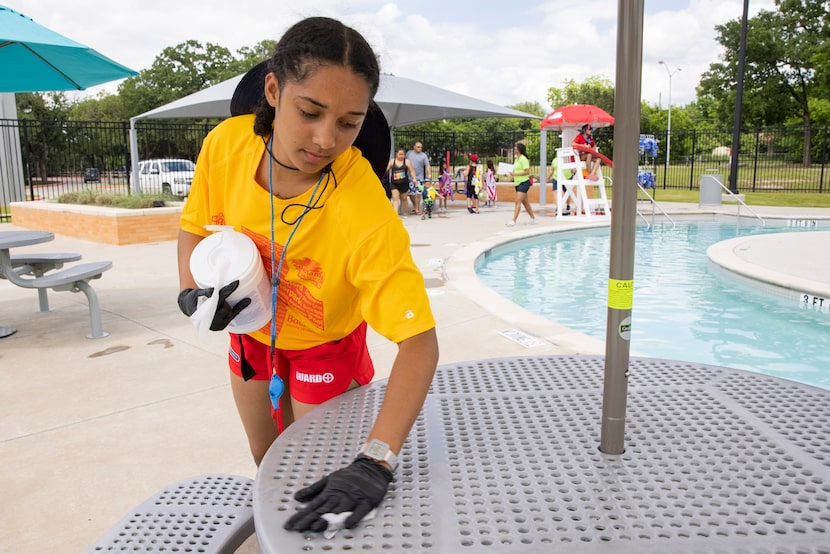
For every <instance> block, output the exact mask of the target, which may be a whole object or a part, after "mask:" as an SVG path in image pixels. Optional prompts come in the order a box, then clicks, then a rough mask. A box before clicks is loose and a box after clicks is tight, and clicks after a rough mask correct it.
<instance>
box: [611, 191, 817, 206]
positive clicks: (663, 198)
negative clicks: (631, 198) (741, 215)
mask: <svg viewBox="0 0 830 554" xmlns="http://www.w3.org/2000/svg"><path fill="white" fill-rule="evenodd" d="M609 192H610V191H609ZM739 193H740V194H743V195H744V202H746V203H747V205H749V206H785V207H790V208H830V194H827V193H823V194H819V193H817V192H746V193H744V192H740V189H739ZM649 194H651V195H652V196H653V197H654V199H655V200H657V201H658V202H689V203H697V202H699V201H700V192H699V191H697V190H676V189H661V188H658V189H657V190H656V191H654V190H651V189H649ZM640 196H642V194H641V195H640Z"/></svg>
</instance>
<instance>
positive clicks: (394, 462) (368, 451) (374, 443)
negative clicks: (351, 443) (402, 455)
mask: <svg viewBox="0 0 830 554" xmlns="http://www.w3.org/2000/svg"><path fill="white" fill-rule="evenodd" d="M358 454H361V455H363V456H366V457H367V458H371V459H373V460H378V461H383V462H386V463H387V464H389V467H390V469H391V470H392V471H395V469H397V467H398V457H397V456H396V455H395V453H394V452H392V449H390V448H389V445H388V444H386V443H385V442H383V441H381V440H378V439H372V440H370V441H367V442H366V443H365V444H364V445H363V447H362V448H361V449H360V451H359V452H358Z"/></svg>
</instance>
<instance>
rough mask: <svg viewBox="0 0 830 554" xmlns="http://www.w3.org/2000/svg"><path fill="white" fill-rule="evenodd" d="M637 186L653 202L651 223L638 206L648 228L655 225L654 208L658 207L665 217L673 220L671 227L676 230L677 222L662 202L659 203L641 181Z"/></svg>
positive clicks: (638, 213) (639, 214)
mask: <svg viewBox="0 0 830 554" xmlns="http://www.w3.org/2000/svg"><path fill="white" fill-rule="evenodd" d="M637 188H639V189H640V190H641V191H642V192H643V194H645V195H646V198H648V201H649V202H651V224H649V222H648V220H647V219H646V217H645V216H644V215H643V214H642V213H640V208H639V206H638V207H637V215H638V216H640V217H641V218H642V219H643V221H645V222H646V226H647V228H648V229H651V226H652V225H654V209H655V208H656V209H658V210H660V213H661V214H663V215H664V216H665V218H666V219H668V220H669V221H670V222H671V228H672V230H674V229H675V227H677V223H675V222H674V220H673V219H672V218H671V216H670V215H669V214H667V213H666V210H664V209H663V208H661V207H660V204H658V203H657V200H655V199H654V197H653V196H652V195H651V194H649V192H648V191H647V190H646V188H645V187H644V186H643V185H641V184H640V183H639V182H638V183H637Z"/></svg>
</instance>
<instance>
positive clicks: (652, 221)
mask: <svg viewBox="0 0 830 554" xmlns="http://www.w3.org/2000/svg"><path fill="white" fill-rule="evenodd" d="M603 179H607V180H608V183H609V185H610V186H613V184H614V181H613V180H612V179H611V177H606V176H603ZM637 187H638V188H639V189H640V190H641V191H643V192H644V193H645V194H646V196H647V197H648V199H649V202H651V223H649V222H648V219H646V217H645V216H644V215H643V214H642V213H641V212H640V208H639V207H638V208H637V215H638V216H639V217H640V218H641V219H642V220H643V222H645V224H646V229H651V226H652V225H653V224H654V209H655V208H656V209H658V210H660V213H661V214H663V216H664V217H665V218H666V219H668V220H669V222H670V223H671V228H672V229H674V228H675V227H677V224H676V223H675V222H674V220H673V219H672V218H671V216H670V215H669V214H667V213H666V211H665V210H664V209H663V208H661V207H660V205H659V204H658V203H657V200H655V199H654V197H653V196H652V195H650V194H649V193H648V191H647V190H646V189H644V188H643V185H641V184H640V183H637Z"/></svg>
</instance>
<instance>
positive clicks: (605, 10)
mask: <svg viewBox="0 0 830 554" xmlns="http://www.w3.org/2000/svg"><path fill="white" fill-rule="evenodd" d="M0 3H2V4H3V5H5V6H6V7H9V8H11V9H13V10H16V11H18V12H20V13H23V14H25V15H27V16H29V17H31V18H32V19H33V20H34V21H35V22H36V23H39V24H41V25H44V26H46V27H49V28H50V29H52V30H53V31H56V32H58V33H61V34H63V35H66V36H67V37H69V38H71V39H73V40H75V41H77V42H80V43H82V44H85V45H87V46H89V47H91V48H94V49H95V50H97V51H98V52H100V53H101V54H104V55H105V56H107V57H109V58H112V59H113V60H115V61H117V62H118V63H121V64H123V65H126V66H127V67H130V68H132V69H135V70H136V71H141V70H143V69H147V68H148V67H150V66H151V65H152V63H153V61H154V60H155V58H156V57H157V56H158V55H159V54H161V52H162V50H163V49H164V48H166V47H168V46H175V45H177V44H180V43H182V42H184V41H187V40H191V39H192V40H197V41H199V42H201V43H202V44H205V43H208V42H210V43H214V44H219V45H221V46H224V47H226V48H228V49H230V50H231V51H232V52H236V50H237V49H239V48H242V47H245V46H248V47H251V46H254V45H255V44H257V43H259V42H260V41H262V40H266V39H274V40H275V39H278V38H279V37H280V35H281V34H282V33H283V32H284V31H285V30H286V29H287V28H288V27H289V26H290V25H291V24H293V23H295V22H296V21H298V20H299V19H302V18H304V17H307V16H311V15H325V16H329V17H335V18H337V19H340V20H342V21H343V22H344V23H346V24H347V25H349V26H351V27H354V28H355V29H357V30H358V31H360V32H361V33H362V34H363V35H364V36H365V37H366V39H367V40H368V42H369V44H371V45H372V47H373V48H374V49H375V52H376V53H378V54H379V56H380V64H381V70H382V71H383V72H384V73H391V74H394V75H398V76H401V77H408V78H411V79H416V80H419V81H423V82H426V83H429V84H432V85H436V86H440V87H443V88H446V89H449V90H452V91H455V92H458V93H461V94H467V95H469V96H474V97H476V98H480V99H482V100H486V101H489V102H493V103H495V104H499V105H502V106H509V105H514V104H517V103H519V102H527V101H536V102H539V103H540V104H541V105H542V107H543V108H544V109H545V110H546V111H547V110H551V109H553V108H556V107H557V106H551V105H549V103H548V101H547V94H548V89H549V88H550V87H557V88H561V87H563V86H564V84H565V83H566V82H567V81H568V80H573V81H575V82H577V83H580V82H582V81H584V80H585V79H586V78H588V77H591V76H599V77H603V78H606V79H608V80H609V81H611V82H612V83H613V81H614V79H615V69H614V68H615V63H616V40H617V39H616V32H617V31H616V20H617V7H618V2H617V1H615V0H582V1H574V0H548V1H538V0H525V1H524V2H520V3H519V4H517V5H513V4H512V3H510V2H504V1H503V0H499V1H496V0H478V1H475V0H464V1H454V0H425V1H412V0H410V1H408V2H391V1H375V0H294V1H284V0H275V1H268V0H256V1H254V0H232V1H229V0H119V1H118V2H113V1H112V0H70V1H67V0H0ZM510 6H515V9H512V10H505V7H510ZM644 7H645V17H644V21H643V68H642V99H643V100H644V101H645V102H647V103H649V104H652V105H659V106H660V107H663V108H665V107H667V106H668V102H669V96H671V103H672V105H673V106H682V105H685V104H688V103H689V102H692V101H693V100H694V99H695V87H696V86H697V84H698V82H699V81H700V76H701V74H702V73H703V72H704V71H706V70H707V69H708V67H709V64H711V63H714V62H717V61H719V60H720V56H721V55H722V48H721V47H720V45H719V44H718V43H717V42H716V41H715V37H716V32H715V29H714V27H715V25H718V24H723V23H726V22H727V21H729V20H733V19H739V18H740V17H741V15H742V11H743V1H742V0H645V4H644ZM761 9H766V10H774V9H775V3H774V0H753V1H752V2H750V6H749V13H750V17H751V16H752V15H754V14H756V13H757V12H758V11H759V10H761ZM660 60H662V61H664V62H665V63H664V64H663V65H661V64H659V63H658V62H659V61H660ZM670 72H671V76H669V73H670ZM117 85H118V82H114V83H110V84H107V85H103V86H100V87H94V88H90V89H88V91H86V92H85V93H82V95H83V94H86V95H89V94H96V93H99V92H101V91H105V92H110V93H115V92H116V90H117Z"/></svg>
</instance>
